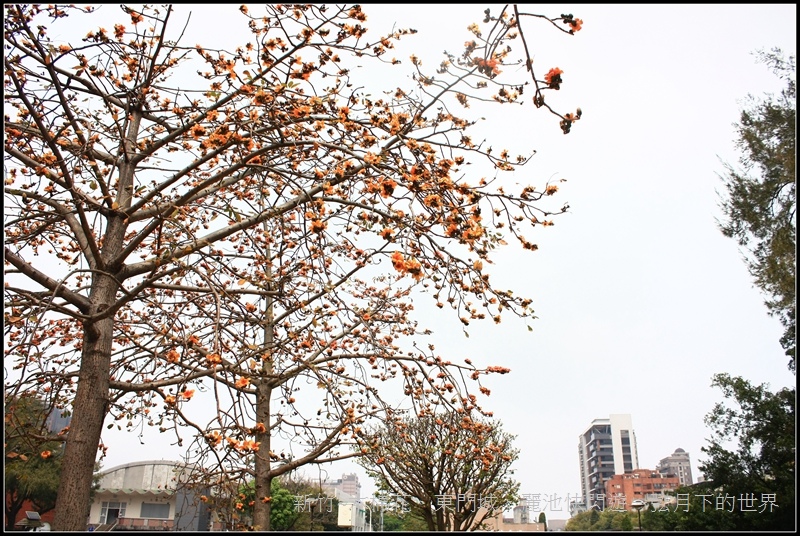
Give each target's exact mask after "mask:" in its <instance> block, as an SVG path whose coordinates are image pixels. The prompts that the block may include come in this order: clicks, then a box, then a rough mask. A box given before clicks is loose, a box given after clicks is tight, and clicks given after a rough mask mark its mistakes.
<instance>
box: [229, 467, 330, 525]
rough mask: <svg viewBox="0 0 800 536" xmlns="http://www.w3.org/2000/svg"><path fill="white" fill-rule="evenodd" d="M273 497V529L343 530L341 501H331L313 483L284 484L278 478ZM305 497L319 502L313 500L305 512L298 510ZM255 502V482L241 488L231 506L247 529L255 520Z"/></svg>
mask: <svg viewBox="0 0 800 536" xmlns="http://www.w3.org/2000/svg"><path fill="white" fill-rule="evenodd" d="M270 497H271V499H270V530H274V531H298V530H299V531H307V530H326V531H331V530H334V531H337V530H343V529H341V528H340V527H339V526H338V525H337V521H338V519H337V514H338V509H337V508H338V500H337V499H335V498H329V497H328V496H327V494H325V493H322V492H321V491H320V490H319V488H318V487H317V486H315V485H314V484H312V483H311V482H310V481H305V480H301V481H295V482H290V481H287V482H285V483H284V482H282V481H281V479H278V478H275V479H273V480H272V484H271V485H270ZM305 498H309V499H319V500H317V501H316V502H314V501H312V502H311V503H309V505H308V506H306V505H305V503H304V506H303V509H298V508H297V501H298V500H301V501H302V500H303V499H305ZM255 500H256V498H255V481H254V480H251V481H250V482H248V483H247V484H246V485H244V486H241V487H240V488H239V495H238V497H237V499H236V501H234V502H233V504H232V505H230V507H231V508H233V509H235V510H236V513H237V515H236V519H238V520H239V522H240V524H241V526H242V527H244V528H248V527H249V525H250V521H251V520H252V516H253V507H254V505H255ZM312 505H313V508H312ZM328 510H330V512H329V511H328Z"/></svg>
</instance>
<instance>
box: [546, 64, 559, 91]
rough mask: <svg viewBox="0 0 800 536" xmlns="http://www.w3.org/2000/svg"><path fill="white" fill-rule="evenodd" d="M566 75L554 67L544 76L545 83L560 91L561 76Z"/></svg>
mask: <svg viewBox="0 0 800 536" xmlns="http://www.w3.org/2000/svg"><path fill="white" fill-rule="evenodd" d="M563 73H564V71H562V70H561V69H559V68H558V67H553V68H552V69H550V70H549V71H547V74H546V75H544V81H545V83H546V84H547V85H548V86H550V87H551V88H553V89H558V88H559V87H560V86H561V75H562V74H563Z"/></svg>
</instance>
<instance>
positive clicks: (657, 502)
mask: <svg viewBox="0 0 800 536" xmlns="http://www.w3.org/2000/svg"><path fill="white" fill-rule="evenodd" d="M679 485H680V484H679V482H678V477H677V476H674V475H665V474H662V473H659V472H658V471H653V470H650V469H634V470H633V471H627V472H626V473H625V474H621V475H614V476H612V477H611V478H609V479H608V480H607V481H606V484H605V507H606V508H616V509H624V510H630V508H631V501H634V500H637V499H641V500H643V501H644V502H646V503H651V504H653V506H655V507H656V508H659V507H661V506H662V504H663V503H666V502H669V501H670V499H669V498H668V497H667V496H666V495H665V492H667V491H674V490H675V489H676V488H677V487H678V486H679Z"/></svg>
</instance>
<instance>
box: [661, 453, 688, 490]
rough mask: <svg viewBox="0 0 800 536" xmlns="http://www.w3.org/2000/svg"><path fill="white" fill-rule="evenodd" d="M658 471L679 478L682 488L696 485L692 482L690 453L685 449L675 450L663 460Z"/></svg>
mask: <svg viewBox="0 0 800 536" xmlns="http://www.w3.org/2000/svg"><path fill="white" fill-rule="evenodd" d="M656 469H657V470H658V472H659V473H664V474H671V475H675V476H677V477H678V480H679V481H680V484H681V486H691V485H692V484H694V481H693V480H692V462H691V460H690V459H689V453H688V452H686V451H685V450H683V449H675V452H673V453H672V455H671V456H667V457H666V458H663V459H662V460H661V461H660V462H659V463H658V467H656Z"/></svg>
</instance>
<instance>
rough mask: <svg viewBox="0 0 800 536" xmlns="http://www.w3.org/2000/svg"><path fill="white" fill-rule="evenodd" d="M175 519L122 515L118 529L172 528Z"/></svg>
mask: <svg viewBox="0 0 800 536" xmlns="http://www.w3.org/2000/svg"><path fill="white" fill-rule="evenodd" d="M174 525H175V520H174V519H159V518H152V517H121V518H119V519H118V520H117V526H116V527H115V528H116V530H172V528H173V527H174Z"/></svg>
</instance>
